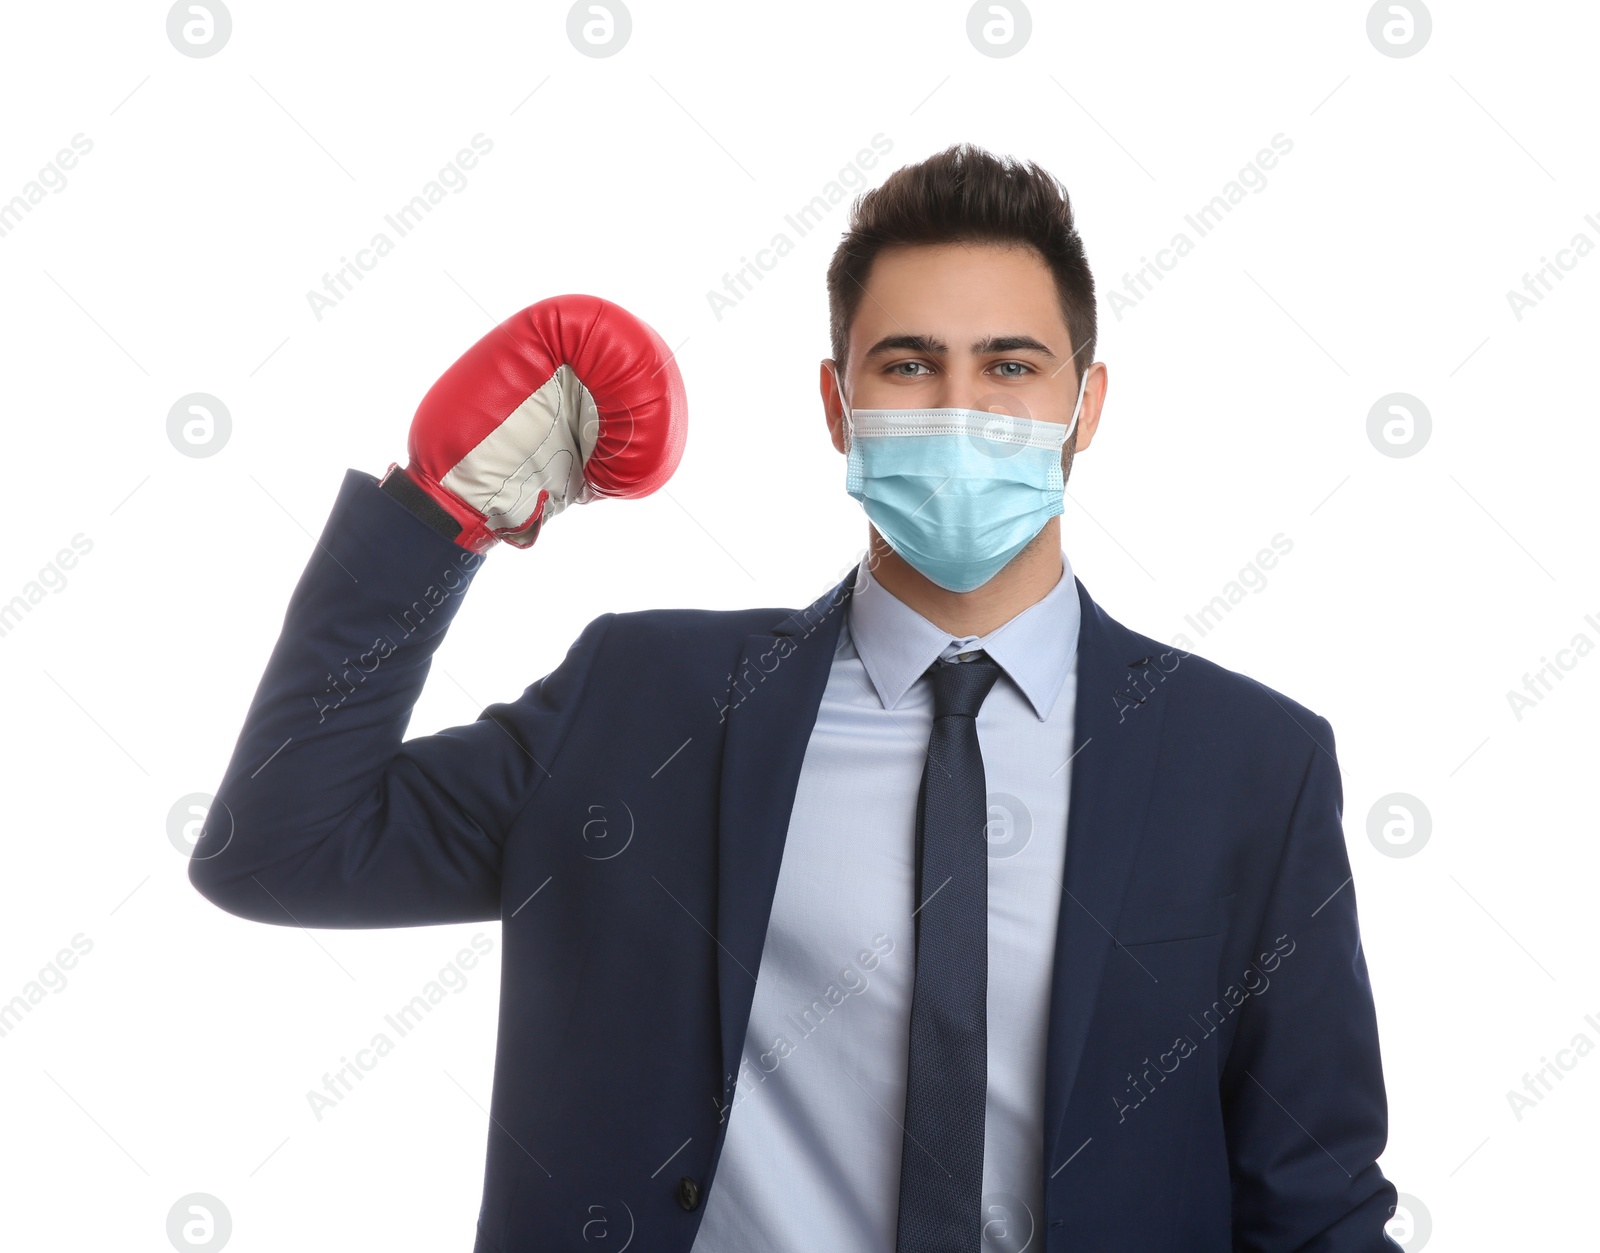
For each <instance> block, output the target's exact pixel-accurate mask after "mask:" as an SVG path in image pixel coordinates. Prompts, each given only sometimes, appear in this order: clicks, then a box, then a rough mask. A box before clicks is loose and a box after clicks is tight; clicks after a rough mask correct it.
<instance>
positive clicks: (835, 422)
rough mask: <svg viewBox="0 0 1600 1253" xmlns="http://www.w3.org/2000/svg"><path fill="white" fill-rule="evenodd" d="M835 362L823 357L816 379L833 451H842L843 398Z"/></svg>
mask: <svg viewBox="0 0 1600 1253" xmlns="http://www.w3.org/2000/svg"><path fill="white" fill-rule="evenodd" d="M834 369H835V362H834V360H833V358H832V357H824V358H823V359H822V364H821V367H820V370H821V374H820V376H819V378H818V380H817V382H818V387H819V389H820V390H821V392H822V412H823V415H824V416H825V417H826V418H827V420H828V434H829V436H830V437H831V438H832V439H833V448H834V451H835V452H840V453H842V452H844V451H845V446H844V398H843V397H842V396H840V394H839V384H838V378H837V376H836V375H835V374H834Z"/></svg>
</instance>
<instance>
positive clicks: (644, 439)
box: [384, 295, 688, 552]
mask: <svg viewBox="0 0 1600 1253" xmlns="http://www.w3.org/2000/svg"><path fill="white" fill-rule="evenodd" d="M687 426H688V404H687V401H686V400H685V397H684V391H683V379H682V377H681V376H680V375H679V373H678V367H677V363H676V362H674V361H673V359H672V354H671V352H669V351H668V349H667V346H666V344H665V343H663V342H662V340H661V337H660V336H659V335H657V334H656V333H655V331H653V330H652V329H651V328H650V327H649V326H647V325H645V323H643V322H641V321H640V320H639V319H638V318H636V317H634V316H633V315H632V314H631V313H629V312H628V311H627V310H626V309H623V308H621V307H620V306H618V305H614V304H612V303H611V302H610V301H607V300H601V299H600V298H599V297H597V296H578V295H570V296H552V297H550V298H549V299H548V300H541V301H540V302H539V303H538V304H535V305H530V306H529V307H528V308H526V309H524V310H522V311H521V312H520V313H516V314H513V315H512V316H511V317H509V318H507V319H506V320H505V321H504V322H502V323H500V325H499V326H497V327H495V328H494V329H493V330H492V331H490V332H489V333H488V334H487V335H485V336H484V337H483V338H482V339H480V340H479V341H478V342H477V343H476V344H474V345H473V346H472V347H471V348H469V349H467V351H466V352H465V353H463V354H462V356H461V358H460V359H459V360H458V361H457V362H456V363H455V364H454V365H453V366H451V367H450V368H449V369H448V370H446V371H445V372H444V374H443V375H441V376H440V378H439V381H438V382H436V383H435V384H434V385H433V386H432V387H431V388H430V389H429V390H428V394H427V395H426V396H424V397H423V398H422V404H421V405H419V406H418V407H417V413H416V417H414V418H413V419H412V421H411V436H410V441H409V451H410V455H411V460H410V463H409V464H408V465H407V466H406V468H405V470H404V471H403V472H402V471H401V470H399V468H398V467H397V466H393V465H391V466H390V467H389V473H388V475H386V476H385V479H384V486H385V488H386V489H388V490H390V491H391V492H392V493H393V494H394V495H396V496H398V497H400V498H401V499H402V500H403V501H404V502H405V503H406V504H407V505H408V507H410V508H411V509H412V511H413V512H415V513H417V514H418V515H419V516H422V517H424V518H425V519H427V520H429V521H430V524H431V525H434V526H435V528H436V529H439V530H441V531H443V532H444V533H446V534H453V538H454V539H455V542H456V543H457V544H459V545H461V547H463V548H467V549H470V550H471V551H473V552H483V551H484V550H486V549H488V548H490V547H492V546H493V545H494V544H495V543H496V542H497V541H498V540H502V539H503V540H505V541H506V542H507V543H510V544H512V545H515V546H516V547H518V548H527V547H529V546H530V545H532V544H533V542H534V540H535V539H537V538H538V535H539V531H540V529H541V528H542V527H543V526H544V524H545V522H547V521H548V520H549V519H550V518H553V517H554V516H555V515H556V514H558V513H560V512H561V510H562V509H564V508H566V507H567V506H568V505H571V504H583V503H585V502H586V501H589V500H593V499H594V498H596V497H599V496H627V497H637V496H648V495H649V494H650V493H651V492H653V491H655V490H656V489H657V488H658V487H661V486H662V485H663V484H664V483H666V481H667V480H668V479H669V478H671V477H672V473H673V471H674V470H676V469H677V468H678V461H679V460H680V458H681V457H682V456H683V444H684V437H685V434H686V432H687ZM402 475H403V477H404V479H405V480H409V482H405V481H400V482H398V483H397V482H396V480H397V479H399V478H400V477H401V476H402ZM421 497H426V498H427V499H426V500H423V499H421ZM429 502H431V504H430V503H429ZM441 510H442V511H443V512H442V513H441V512H440V511H441ZM456 527H459V530H456V529H455V528H456Z"/></svg>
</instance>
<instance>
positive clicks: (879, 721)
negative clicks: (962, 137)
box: [191, 146, 1397, 1253]
mask: <svg viewBox="0 0 1600 1253" xmlns="http://www.w3.org/2000/svg"><path fill="white" fill-rule="evenodd" d="M828 283H829V294H830V299H831V310H832V323H833V325H832V338H833V343H832V352H833V355H832V357H831V358H830V359H829V360H827V361H825V362H823V363H822V373H821V388H822V398H823V403H824V410H825V414H826V417H827V424H828V429H829V432H830V435H831V437H832V439H833V443H834V447H835V448H836V449H838V450H839V451H840V452H841V453H842V454H843V455H844V456H845V458H846V490H848V491H849V492H850V494H851V495H852V496H854V497H855V498H856V499H858V500H859V501H861V503H862V505H863V507H864V509H865V511H866V513H867V516H868V518H869V519H870V522H871V525H870V526H869V530H868V537H869V550H868V553H867V556H866V557H864V558H863V559H862V561H861V562H860V564H859V565H858V567H857V568H856V569H854V570H852V571H851V572H850V574H849V575H847V576H846V577H845V578H844V579H842V580H841V581H840V582H839V583H838V584H836V585H835V586H834V587H833V588H831V589H829V590H828V591H827V592H825V593H824V594H823V595H822V596H821V597H819V598H818V599H817V600H816V601H814V602H813V603H812V604H811V605H809V606H807V607H805V608H804V609H798V610H795V609H750V610H741V611H732V612H711V611H694V610H658V611H650V612H642V613H624V614H605V615H603V616H601V617H599V618H597V619H595V620H594V621H593V622H591V623H590V624H589V626H588V627H586V628H585V630H584V631H583V632H582V634H581V635H580V636H579V638H578V640H577V641H576V642H575V643H574V644H573V645H572V647H571V649H570V651H569V652H568V654H567V656H566V658H565V659H564V660H563V662H562V663H561V665H560V666H558V667H557V668H556V669H555V670H554V671H553V672H552V673H550V674H549V675H547V676H545V677H544V678H542V679H540V680H539V681H537V682H536V683H534V684H533V685H532V686H530V687H529V688H528V689H527V690H526V691H525V692H524V693H523V694H522V696H521V697H520V698H519V699H517V700H515V701H513V702H510V703H506V704H496V705H492V706H490V707H489V708H488V709H486V710H485V711H484V713H483V714H482V716H481V717H480V718H479V719H478V721H476V722H475V723H472V724H471V725H468V726H463V727H455V728H451V729H449V730H447V731H443V732H440V733H439V734H437V735H430V736H422V737H418V738H415V739H412V740H407V741H402V738H401V737H402V735H403V733H404V730H405V727H406V723H407V719H408V718H409V714H410V710H411V708H412V705H413V704H414V702H415V700H416V697H417V695H418V693H419V691H420V690H421V687H422V684H423V681H424V679H425V677H426V673H427V669H428V664H429V660H430V658H431V656H432V654H433V652H434V651H435V650H436V649H437V647H438V645H439V643H440V641H441V640H442V639H443V636H444V632H445V630H446V628H447V627H448V624H449V621H450V619H451V618H452V617H453V615H454V612H455V610H456V607H457V606H458V605H459V603H460V598H461V594H462V593H464V592H465V590H466V588H467V587H468V585H469V584H470V580H471V576H472V572H473V570H474V569H475V568H476V564H477V563H478V561H479V560H480V559H481V554H482V553H483V552H484V551H486V550H487V549H488V548H489V547H490V546H492V545H493V544H494V543H496V542H497V541H498V540H499V539H502V538H503V539H507V540H510V541H511V542H512V543H514V544H517V545H520V546H527V545H530V544H532V543H533V542H534V540H535V539H536V538H537V535H538V533H539V531H540V529H541V528H542V526H543V525H544V523H545V522H546V521H548V519H549V518H550V517H553V516H555V514H556V513H558V512H559V511H560V510H562V509H563V508H564V507H565V506H566V505H567V504H571V503H579V502H582V501H586V500H589V499H592V498H593V497H596V496H603V495H641V494H644V493H646V492H648V491H651V490H654V489H655V487H657V486H659V485H660V484H661V483H662V482H664V481H665V479H666V478H667V477H668V476H669V475H670V474H671V473H672V470H673V469H674V468H675V466H676V464H677V460H678V457H679V455H680V452H681V448H682V433H683V411H684V407H683V397H682V389H681V385H680V384H679V383H678V380H677V375H676V371H675V368H674V367H673V366H672V363H671V361H670V357H669V355H668V354H667V353H666V352H665V349H664V347H663V346H662V345H661V343H660V341H659V339H658V338H657V337H655V336H654V334H653V332H650V331H649V329H648V328H647V327H644V326H643V324H641V323H638V322H637V321H636V320H634V319H632V318H631V317H629V315H627V314H626V313H624V312H623V311H622V310H620V309H617V308H616V306H614V305H608V304H606V303H605V302H603V301H596V300H593V299H592V298H588V297H560V298H557V299H555V300H552V301H545V302H542V303H541V304H539V305H535V306H533V307H532V308H530V309H528V310H525V311H523V313H521V314H518V315H517V316H515V317H513V318H511V319H509V320H508V321H507V322H506V323H504V324H502V326H501V327H499V328H497V329H496V330H495V331H494V332H491V333H490V335H488V336H486V337H485V338H484V339H483V340H482V341H480V342H479V344H477V345H476V346H474V347H473V348H472V349H471V350H469V351H468V353H467V354H466V355H465V356H464V357H462V359H461V360H460V361H458V362H457V363H456V365H455V366H453V367H452V368H451V370H450V371H449V372H447V373H446V375H445V376H444V377H443V378H441V380H440V381H439V383H438V384H436V385H435V387H434V388H433V390H432V391H430V393H429V395H428V397H427V398H425V400H424V401H423V406H422V408H421V409H419V411H418V414H417V417H416V419H415V420H414V422H413V426H412V433H411V461H410V464H409V466H408V467H407V468H406V469H404V470H401V469H399V468H398V467H391V469H390V472H389V473H388V474H387V475H386V476H385V478H384V480H383V482H382V484H381V485H380V484H379V483H378V481H377V480H375V479H374V478H372V477H371V476H370V475H366V474H362V473H360V472H358V471H354V470H352V471H349V472H348V473H347V475H346V478H345V483H344V487H343V490H342V491H341V493H340V495H339V499H338V501H337V502H336V504H335V506H334V509H333V513H332V516H331V517H330V519H329V521H328V524H327V527H326V528H325V530H324V533H323V535H322V538H321V541H320V542H319V544H318V547H317V551H316V552H315V553H314V554H313V556H312V558H311V562H310V564H309V566H308V568H307V570H306V572H305V575H304V576H303V577H302V580H301V582H300V585H299V587H298V588H297V590H296V592H295V596H294V600H293V601H292V603H291V606H290V610H289V613H288V615H287V617H286V620H285V624H284V630H283V634H282V636H281V637H280V639H279V641H278V644H277V647H276V649H275V650H274V653H273V655H272V659H271V661H270V662H269V665H268V667H267V672H266V675H265V677H264V678H263V680H262V684H261V688H260V690H259V692H258V693H257V696H256V699H255V702H254V703H253V704H252V706H251V709H250V712H249V715H248V718H247V720H246V724H245V727H244V731H243V733H242V735H241V737H240V740H239V744H238V747H237V748H236V750H235V755H234V758H233V761H232V762H231V764H230V766H229V768H228V772H227V775H226V777H225V779H224V781H223V783H222V785H221V787H220V789H219V791H218V799H217V803H216V805H215V806H214V808H213V818H212V819H211V820H210V821H208V823H207V830H206V833H205V835H204V836H203V837H202V839H201V841H200V843H199V844H198V845H197V848H196V854H195V860H194V861H193V862H192V863H191V878H192V880H193V882H194V883H195V885H196V886H197V887H198V888H199V889H200V890H201V891H202V892H203V893H205V894H206V896H207V897H209V898H210V899H211V900H213V901H215V902H216V903H217V904H219V905H221V906H222V907H223V908H225V909H227V910H229V911H230V912H233V913H236V914H240V915H242V916H245V917H249V918H255V919H258V920H260V921H265V922H275V923H280V924H286V925H293V924H296V923H298V924H299V925H305V926H322V927H366V926H393V925H416V924H422V923H440V922H464V921H480V920H488V919H500V920H501V921H502V924H503V937H504V975H503V983H502V991H503V1003H502V1011H501V1021H500V1040H499V1052H498V1054H497V1065H496V1074H495V1085H494V1097H493V1109H492V1111H491V1113H492V1125H491V1128H490V1131H489V1143H488V1161H487V1171H486V1179H485V1188H484V1200H483V1207H482V1210H481V1214H480V1221H479V1227H478V1240H477V1246H476V1248H477V1250H478V1253H493V1251H496V1250H498V1251H501V1253H511V1251H513V1250H524V1249H527V1250H533V1249H538V1250H545V1249H554V1248H567V1247H571V1248H578V1247H584V1246H585V1245H586V1244H587V1243H592V1242H593V1240H594V1239H595V1238H596V1232H600V1233H602V1234H603V1235H604V1238H606V1239H608V1240H612V1241H615V1242H616V1243H617V1245H618V1247H622V1245H623V1244H624V1243H625V1242H627V1243H629V1247H633V1248H637V1249H646V1250H657V1249H660V1250H669V1249H670V1250H690V1249H693V1250H695V1253H723V1251H729V1253H732V1251H734V1250H738V1251H741V1253H742V1251H744V1250H750V1249H772V1250H778V1249H784V1250H788V1249H827V1250H829V1251H830V1253H836V1251H839V1253H869V1251H873V1253H879V1251H883V1250H889V1249H894V1250H896V1253H910V1251H912V1250H916V1251H918V1253H933V1251H935V1250H937V1251H940V1253H946V1251H952V1250H960V1251H962V1253H968V1251H975V1250H980V1249H995V1250H1020V1249H1024V1248H1028V1249H1046V1250H1086V1249H1094V1250H1097V1251H1099V1253H1106V1251H1110V1250H1130V1251H1131V1250H1140V1251H1146V1250H1152V1249H1170V1250H1179V1249H1181V1250H1184V1251H1185V1253H1199V1251H1209V1250H1216V1251H1218V1253H1221V1251H1223V1250H1228V1249H1252V1250H1284V1251H1288V1250H1302V1251H1306V1250H1316V1251H1318V1253H1357V1251H1361V1253H1369V1251H1376V1250H1381V1249H1394V1248H1396V1247H1397V1246H1396V1245H1394V1244H1393V1243H1392V1242H1391V1241H1389V1240H1388V1238H1387V1237H1386V1236H1385V1235H1384V1234H1383V1226H1384V1223H1385V1221H1386V1220H1387V1218H1388V1217H1389V1215H1390V1213H1391V1210H1392V1207H1393V1205H1394V1201H1395V1195H1396V1194H1395V1189H1394V1187H1393V1186H1392V1185H1391V1184H1390V1183H1389V1182H1388V1181H1387V1180H1386V1179H1385V1178H1384V1176H1383V1174H1382V1173H1381V1171H1380V1170H1379V1168H1378V1167H1377V1165H1376V1158H1377V1157H1378V1155H1379V1154H1380V1153H1381V1152H1382V1149H1383V1146H1384V1142H1385V1138H1386V1132H1387V1127H1386V1121H1387V1119H1386V1104H1385V1097H1384V1088H1383V1078H1382V1070H1381V1064H1380V1057H1379V1049H1378V1037H1377V1027H1376V1022H1375V1017H1374V1011H1373V1003H1372V995H1371V990H1370V987H1369V985H1368V982H1367V975H1366V968H1365V964H1364V961H1363V958H1362V952H1361V942H1360V935H1359V929H1358V925H1357V917H1356V907H1355V895H1354V889H1353V887H1352V886H1351V884H1350V868H1349V863H1348V859H1347V856H1346V853H1345V846H1344V839H1343V834H1342V831H1341V828H1340V805H1341V797H1340V782H1339V771H1338V766H1337V763H1336V761H1335V758H1334V745H1333V734H1332V731H1331V729H1330V727H1329V725H1328V723H1327V722H1326V721H1325V720H1324V719H1322V718H1321V717H1319V716H1318V715H1316V714H1314V713H1312V712H1311V711H1310V710H1308V709H1306V708H1304V707H1303V706H1301V705H1298V704H1296V703H1295V702H1294V701H1292V700H1290V699H1289V698H1288V697H1286V696H1283V695H1281V694H1279V693H1276V692H1273V691H1271V690H1270V689H1268V688H1265V687H1263V686H1261V685H1260V684H1257V683H1255V682H1253V681H1251V680H1249V679H1247V678H1245V677H1243V676H1241V675H1238V674H1234V673H1231V672H1228V671H1226V670H1223V669H1221V668H1219V667H1217V666H1215V665H1212V664H1210V663H1208V662H1206V661H1204V660H1202V659H1201V658H1199V657H1195V656H1193V655H1189V654H1184V653H1179V652H1176V651H1174V650H1171V649H1166V648H1164V647H1163V646H1162V645H1161V644H1159V643H1157V642H1156V641H1154V640H1152V639H1149V638H1147V637H1145V636H1142V635H1139V634H1137V633H1135V632H1133V631H1130V630H1129V629H1127V628H1126V627H1123V626H1122V625H1121V624H1119V623H1118V622H1116V621H1115V620H1114V619H1112V618H1111V617H1110V616H1108V615H1107V614H1106V613H1105V611H1104V610H1102V609H1101V608H1100V607H1099V605H1098V604H1097V603H1096V602H1095V601H1094V600H1093V599H1091V598H1090V596H1089V594H1088V592H1087V590H1086V589H1085V588H1084V587H1083V585H1082V584H1081V583H1080V582H1078V581H1077V580H1076V579H1075V578H1074V577H1073V576H1072V570H1071V566H1070V564H1069V562H1068V560H1067V556H1066V554H1065V553H1064V552H1063V551H1062V549H1061V540H1060V529H1059V528H1060V524H1059V521H1058V518H1059V515H1060V514H1061V512H1062V490H1063V487H1064V483H1065V477H1066V474H1067V473H1068V471H1069V470H1070V467H1071V463H1072V458H1073V454H1074V452H1075V451H1082V450H1084V449H1086V448H1088V447H1089V444H1090V441H1091V440H1092V438H1093V436H1094V432H1095V429H1096V427H1097V425H1098V423H1099V420H1100V415H1101V411H1102V407H1103V405H1104V401H1105V395H1106V370H1105V367H1104V366H1103V365H1099V364H1089V363H1090V362H1092V360H1093V353H1094V337H1095V320H1094V290H1093V281H1092V279H1091V277H1090V273H1089V269H1088V266H1087V263H1086V261H1085V258H1084V253H1083V248H1082V245H1081V242H1080V241H1079V238H1078V235H1077V232H1076V231H1075V230H1074V228H1073V224H1072V214H1071V209H1070V206H1069V203H1068V201H1067V198H1066V195H1065V192H1064V191H1063V189H1061V187H1060V185H1059V184H1058V183H1056V181H1055V180H1054V179H1052V178H1051V177H1050V176H1049V175H1048V174H1046V173H1045V172H1044V171H1042V170H1040V169H1039V168H1038V167H1037V166H1034V165H1031V164H1029V165H1021V164H1018V163H1015V162H1011V161H1003V160H1000V159H997V158H995V157H993V156H991V155H990V154H988V153H985V152H983V151H982V150H979V149H975V148H972V147H968V146H961V147H957V148H952V149H949V150H947V151H945V152H942V153H939V154H937V155H936V156H934V157H931V158H929V159H928V160H926V161H924V162H922V163H920V164H918V165H913V166H909V167H907V168H905V169H902V170H899V171H897V172H896V173H894V174H893V175H891V176H890V178H889V179H888V180H887V181H886V182H885V183H884V185H883V186H882V187H880V188H878V189H876V190H874V191H872V192H869V193H867V194H866V195H865V196H864V197H863V198H862V199H861V200H859V201H858V202H857V204H856V206H855V207H854V210H853V214H852V219H851V226H850V230H849V232H848V233H847V235H846V236H845V239H844V241H843V242H842V243H841V244H840V246H839V249H838V252H837V253H836V255H835V257H834V260H833V264H832V266H831V267H830V269H829V273H828ZM335 676H337V677H335ZM597 812H598V813H599V814H600V815H601V817H602V818H603V819H604V821H603V822H602V825H601V827H600V828H599V829H600V830H602V831H604V832H607V833H608V834H606V835H605V836H604V838H603V839H597V838H595V836H594V835H593V832H594V831H595V830H596V828H595V818H596V814H597ZM223 815H225V816H226V817H225V818H224V817H223ZM612 832H615V833H616V838H613V836H612V835H611V834H609V833H612Z"/></svg>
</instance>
